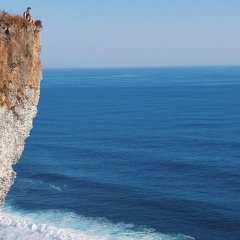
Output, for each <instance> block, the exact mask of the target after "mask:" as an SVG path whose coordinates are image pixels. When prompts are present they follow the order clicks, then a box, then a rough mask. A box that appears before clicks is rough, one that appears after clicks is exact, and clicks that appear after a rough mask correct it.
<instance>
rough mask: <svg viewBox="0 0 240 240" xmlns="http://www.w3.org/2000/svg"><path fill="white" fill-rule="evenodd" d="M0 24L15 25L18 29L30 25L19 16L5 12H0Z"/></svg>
mask: <svg viewBox="0 0 240 240" xmlns="http://www.w3.org/2000/svg"><path fill="white" fill-rule="evenodd" d="M0 22H3V23H4V24H7V25H16V26H18V27H25V26H28V25H31V24H30V22H29V21H27V20H26V19H24V18H23V17H21V16H19V15H12V14H9V13H6V12H1V11H0Z"/></svg>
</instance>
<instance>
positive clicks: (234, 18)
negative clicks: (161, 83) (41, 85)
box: [0, 0, 240, 67]
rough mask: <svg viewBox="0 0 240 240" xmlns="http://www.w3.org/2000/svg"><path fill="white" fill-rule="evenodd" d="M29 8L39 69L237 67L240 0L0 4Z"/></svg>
mask: <svg viewBox="0 0 240 240" xmlns="http://www.w3.org/2000/svg"><path fill="white" fill-rule="evenodd" d="M28 6H30V7H31V8H32V15H33V16H34V17H35V18H37V19H41V20H42V22H43V28H44V29H43V30H42V45H43V50H42V61H43V64H44V67H135V66H196V65H240V0H68V1H67V0H66V1H63V0H49V1H46V0H38V1H35V0H31V1H30V0H21V1H16V0H15V1H13V0H8V1H6V0H4V1H3V0H0V9H1V10H5V11H8V12H11V13H19V14H22V12H23V11H24V10H25V9H26V8H27V7H28Z"/></svg>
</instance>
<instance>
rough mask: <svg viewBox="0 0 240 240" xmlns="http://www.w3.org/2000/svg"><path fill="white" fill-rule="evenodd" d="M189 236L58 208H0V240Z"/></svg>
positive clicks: (177, 239) (172, 239)
mask: <svg viewBox="0 0 240 240" xmlns="http://www.w3.org/2000/svg"><path fill="white" fill-rule="evenodd" d="M13 239H18V240H30V239H31V240H90V239H91V240H95V239H96V240H135V239H142V240H187V239H188V240H193V239H194V238H191V237H187V236H184V235H166V234H161V233H157V232H155V231H154V230H152V229H141V230H136V228H135V226H134V225H133V224H124V223H118V224H113V223H110V222H109V221H107V220H106V219H91V218H86V217H82V216H78V215H76V214H74V213H63V212H59V211H48V212H35V213H23V212H19V213H12V209H11V208H9V207H7V208H4V209H3V210H1V211H0V240H13Z"/></svg>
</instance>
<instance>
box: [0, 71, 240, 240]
mask: <svg viewBox="0 0 240 240" xmlns="http://www.w3.org/2000/svg"><path fill="white" fill-rule="evenodd" d="M239 106H240V67H188V68H183V67H182V68H135V69H131V68H125V69H45V70H44V74H43V81H42V84H41V98H40V102H39V107H38V109H39V111H38V115H37V118H36V119H35V120H34V128H33V130H32V131H31V136H30V138H28V139H27V141H26V145H25V150H24V153H23V156H22V158H21V160H20V161H19V163H18V164H17V165H16V166H15V167H14V170H15V171H16V172H17V173H18V175H17V178H16V180H15V184H14V186H13V187H12V189H11V191H10V193H9V194H8V196H7V200H6V203H5V205H4V208H3V209H2V211H1V212H0V239H3V240H6V239H31V240H35V239H161V240H186V239H198V240H202V239H203V240H228V239H229V240H238V239H240V188H239V183H240V163H239V159H240V107H239Z"/></svg>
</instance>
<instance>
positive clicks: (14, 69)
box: [0, 12, 42, 206]
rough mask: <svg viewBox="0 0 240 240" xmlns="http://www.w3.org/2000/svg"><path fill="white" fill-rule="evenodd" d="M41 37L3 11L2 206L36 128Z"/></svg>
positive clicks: (0, 92)
mask: <svg viewBox="0 0 240 240" xmlns="http://www.w3.org/2000/svg"><path fill="white" fill-rule="evenodd" d="M40 53H41V38H40V33H39V32H38V31H36V27H35V26H33V25H31V24H29V23H28V22H27V21H26V20H25V19H23V18H22V17H19V16H11V15H9V14H6V13H1V12H0V206H1V205H2V204H3V202H4V199H5V197H6V195H7V193H8V191H9V190H10V187H11V185H12V184H13V182H14V178H15V177H16V173H15V172H14V171H13V168H12V165H14V164H16V163H17V161H18V160H19V159H20V157H21V155H22V152H23V149H24V141H25V139H26V138H27V137H28V136H29V133H30V130H31V129H32V123H33V119H34V117H35V116H36V114H37V104H38V100H39V94H40V82H41V79H42V64H41V60H40Z"/></svg>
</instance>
